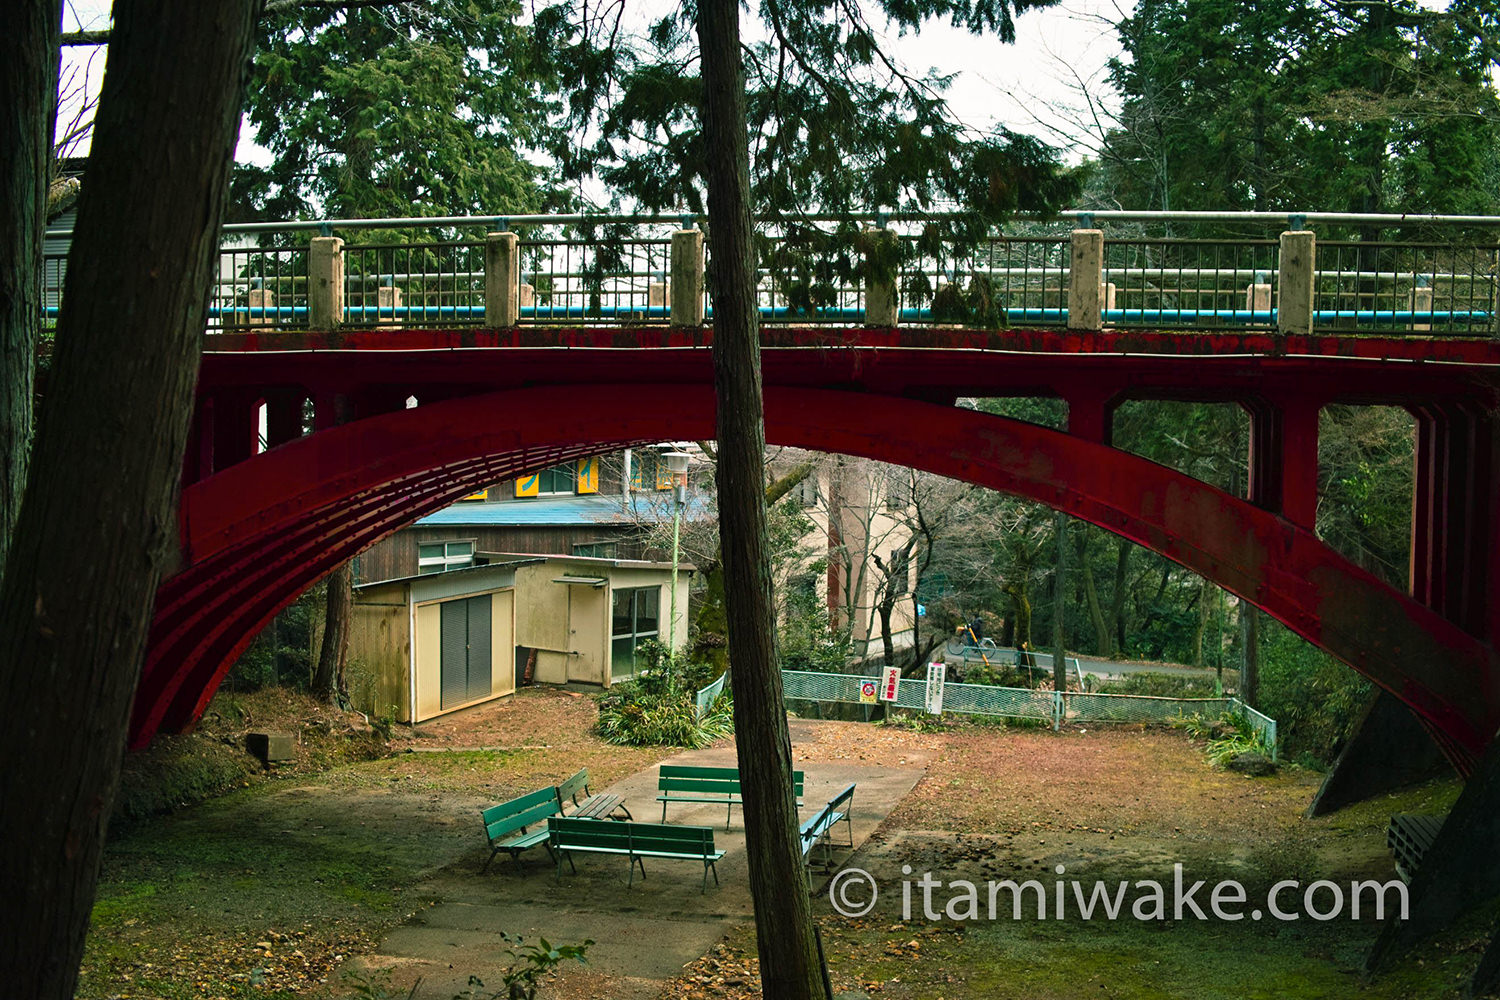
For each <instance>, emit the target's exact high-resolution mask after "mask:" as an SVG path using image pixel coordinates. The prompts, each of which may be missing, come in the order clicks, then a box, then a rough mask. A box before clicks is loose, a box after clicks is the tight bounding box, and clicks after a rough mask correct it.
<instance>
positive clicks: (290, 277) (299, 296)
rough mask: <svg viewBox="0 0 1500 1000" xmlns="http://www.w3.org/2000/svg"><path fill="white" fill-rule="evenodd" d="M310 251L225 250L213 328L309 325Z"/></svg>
mask: <svg viewBox="0 0 1500 1000" xmlns="http://www.w3.org/2000/svg"><path fill="white" fill-rule="evenodd" d="M307 257H308V252H307V247H305V246H289V247H226V248H225V249H223V250H220V251H219V271H218V274H217V275H215V277H214V290H213V296H212V299H211V301H210V302H209V310H208V327H209V329H211V330H223V331H232V330H255V329H269V328H272V327H277V328H281V329H287V328H294V327H306V326H307Z"/></svg>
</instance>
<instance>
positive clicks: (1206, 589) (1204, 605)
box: [1193, 580, 1214, 667]
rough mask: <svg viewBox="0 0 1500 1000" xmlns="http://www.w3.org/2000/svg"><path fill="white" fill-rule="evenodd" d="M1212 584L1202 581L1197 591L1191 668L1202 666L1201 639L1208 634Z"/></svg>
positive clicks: (1211, 607) (1211, 608) (1211, 606)
mask: <svg viewBox="0 0 1500 1000" xmlns="http://www.w3.org/2000/svg"><path fill="white" fill-rule="evenodd" d="M1212 589H1213V584H1211V583H1209V582H1208V581H1207V580H1204V581H1203V582H1202V584H1201V585H1200V587H1199V589H1198V623H1197V624H1196V625H1194V626H1193V666H1195V667H1201V666H1203V637H1204V636H1205V635H1207V634H1208V619H1209V618H1210V617H1211V616H1212V614H1213V609H1214V608H1213V603H1212V600H1213V593H1212Z"/></svg>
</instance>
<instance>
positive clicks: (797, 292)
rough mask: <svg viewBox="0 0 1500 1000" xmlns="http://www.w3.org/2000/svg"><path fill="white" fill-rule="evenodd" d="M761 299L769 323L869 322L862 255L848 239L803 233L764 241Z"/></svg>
mask: <svg viewBox="0 0 1500 1000" xmlns="http://www.w3.org/2000/svg"><path fill="white" fill-rule="evenodd" d="M758 249H759V253H758V258H759V272H758V274H757V276H756V299H757V304H758V305H759V307H760V315H761V322H763V323H833V324H846V323H847V324H857V323H860V322H862V321H863V320H864V311H865V290H864V282H863V279H862V277H861V273H860V265H861V259H862V258H861V256H860V251H859V249H858V248H857V247H856V246H855V245H854V243H853V241H852V240H851V239H850V238H849V236H848V234H836V233H824V232H820V231H813V230H809V231H799V232H796V233H785V232H783V233H779V234H776V235H767V236H762V237H761V238H760V240H759V248H758Z"/></svg>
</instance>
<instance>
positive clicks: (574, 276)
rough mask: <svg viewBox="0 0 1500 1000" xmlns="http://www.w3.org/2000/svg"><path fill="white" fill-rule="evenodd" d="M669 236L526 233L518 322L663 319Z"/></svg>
mask: <svg viewBox="0 0 1500 1000" xmlns="http://www.w3.org/2000/svg"><path fill="white" fill-rule="evenodd" d="M671 246H672V241H671V240H670V239H667V238H662V239H645V238H633V239H621V240H614V241H606V240H602V239H592V238H588V239H577V238H565V237H556V238H543V237H528V238H526V239H523V240H521V241H520V248H521V290H520V304H521V321H522V322H523V323H542V324H567V323H578V322H587V323H589V324H594V325H612V324H625V323H638V322H657V323H664V322H666V321H667V319H668V315H669V312H670V306H671V297H670V293H669V291H668V285H667V275H668V274H669V272H670V267H671V265H670V261H669V259H668V258H669V257H670V252H671Z"/></svg>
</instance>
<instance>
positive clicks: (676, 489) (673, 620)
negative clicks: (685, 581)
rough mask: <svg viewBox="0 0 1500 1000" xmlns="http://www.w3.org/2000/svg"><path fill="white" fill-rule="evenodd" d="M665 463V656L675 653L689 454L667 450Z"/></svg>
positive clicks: (663, 458)
mask: <svg viewBox="0 0 1500 1000" xmlns="http://www.w3.org/2000/svg"><path fill="white" fill-rule="evenodd" d="M661 458H662V461H664V462H666V463H667V472H669V473H670V474H671V476H672V598H671V612H670V614H669V615H668V617H667V656H668V657H669V658H672V659H675V658H676V655H677V564H678V562H679V560H680V555H679V552H680V550H679V546H680V543H681V538H682V505H683V504H684V503H686V502H687V470H688V461H689V460H690V456H689V455H688V454H687V452H684V451H669V452H666V453H665V454H663V455H662V457H661Z"/></svg>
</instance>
